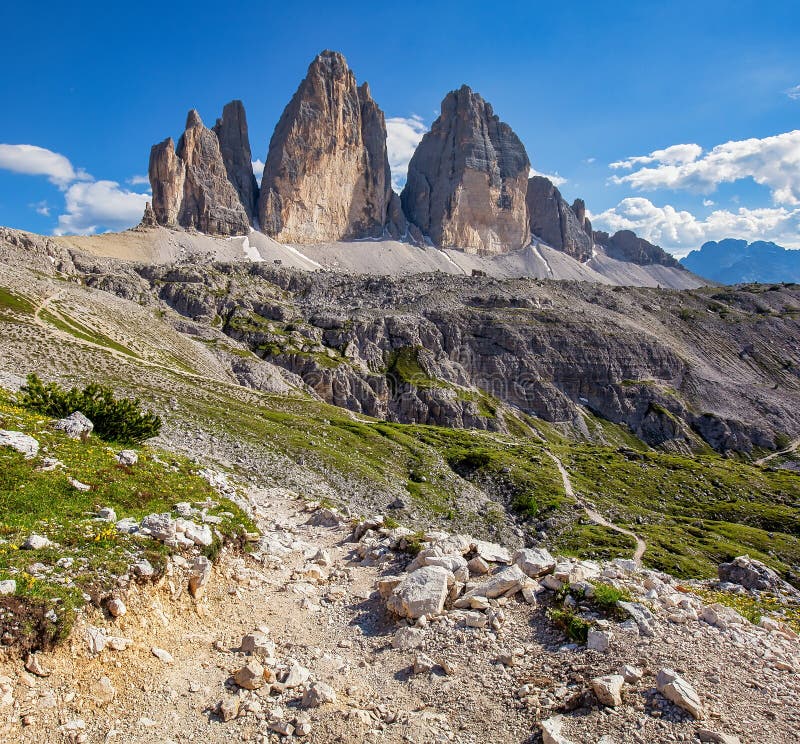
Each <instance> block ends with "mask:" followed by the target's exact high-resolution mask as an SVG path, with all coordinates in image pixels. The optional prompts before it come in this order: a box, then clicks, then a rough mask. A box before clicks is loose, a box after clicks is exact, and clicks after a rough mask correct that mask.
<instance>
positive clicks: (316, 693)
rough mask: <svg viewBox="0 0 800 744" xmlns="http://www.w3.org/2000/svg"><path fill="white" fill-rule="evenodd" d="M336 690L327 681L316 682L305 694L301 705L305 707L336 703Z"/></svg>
mask: <svg viewBox="0 0 800 744" xmlns="http://www.w3.org/2000/svg"><path fill="white" fill-rule="evenodd" d="M335 702H336V692H335V691H334V689H333V688H332V687H331V686H330V685H328V684H325V682H314V683H313V684H312V685H311V686H310V687H308V689H306V691H305V693H304V694H303V699H302V701H301V702H300V705H301V706H302V707H303V708H318V707H319V706H320V705H324V704H325V703H335Z"/></svg>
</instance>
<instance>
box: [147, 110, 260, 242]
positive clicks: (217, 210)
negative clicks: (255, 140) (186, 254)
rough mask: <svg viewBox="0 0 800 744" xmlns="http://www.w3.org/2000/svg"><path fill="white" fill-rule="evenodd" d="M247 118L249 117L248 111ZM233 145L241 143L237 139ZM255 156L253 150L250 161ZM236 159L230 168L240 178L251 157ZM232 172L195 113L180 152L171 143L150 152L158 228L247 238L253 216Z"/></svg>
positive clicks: (217, 142)
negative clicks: (187, 229)
mask: <svg viewBox="0 0 800 744" xmlns="http://www.w3.org/2000/svg"><path fill="white" fill-rule="evenodd" d="M239 105H240V106H241V104H239ZM241 113H242V115H243V114H244V110H243V109H242V111H241ZM244 126H245V130H244V141H246V124H245V125H244ZM223 128H224V126H223ZM226 134H227V133H226ZM231 139H235V137H233V135H231ZM241 143H242V142H241V138H240V145H241ZM249 151H250V148H249V145H248V147H247V155H246V157H247V159H248V161H249ZM230 157H231V163H230V168H231V170H232V171H234V172H236V173H238V172H239V171H238V169H239V167H240V164H241V159H242V158H243V157H245V155H244V154H243V153H239V154H236V155H235V157H234V156H230ZM228 171H229V165H228V164H227V163H226V162H225V161H224V159H223V155H222V152H221V149H220V140H219V139H218V136H217V134H216V133H215V132H213V131H212V130H210V129H207V128H206V127H205V126H204V125H203V121H202V119H201V118H200V114H199V113H198V112H197V111H196V110H194V109H192V110H191V111H189V113H188V115H187V117H186V130H185V131H184V133H183V135H182V136H181V138H180V140H179V141H178V147H177V151H176V149H175V146H174V143H173V141H172V138H171V137H169V138H167V139H166V140H164V141H163V142H161V143H159V144H157V145H154V146H153V148H152V149H151V151H150V165H149V176H150V185H151V187H152V189H153V205H152V206H153V212H154V214H155V217H156V220H157V221H158V224H160V225H163V226H165V227H178V226H180V227H187V228H194V229H196V230H199V231H201V232H204V233H209V234H212V235H244V234H246V233H247V232H248V231H249V230H250V215H248V212H247V209H246V207H245V205H244V204H243V202H242V200H241V197H240V192H239V190H238V189H237V186H236V185H235V184H234V183H233V182H232V181H231V180H230V177H229V175H228ZM251 174H252V170H251ZM251 214H252V212H251Z"/></svg>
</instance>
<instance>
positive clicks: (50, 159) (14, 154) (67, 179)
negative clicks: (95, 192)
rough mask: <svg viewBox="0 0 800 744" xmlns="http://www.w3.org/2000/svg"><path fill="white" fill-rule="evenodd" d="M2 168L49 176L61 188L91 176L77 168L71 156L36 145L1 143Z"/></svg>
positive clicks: (0, 159) (14, 171)
mask: <svg viewBox="0 0 800 744" xmlns="http://www.w3.org/2000/svg"><path fill="white" fill-rule="evenodd" d="M0 168H2V169H3V170H9V171H11V172H12V173H23V174H25V175H28V176H47V178H48V179H49V180H50V182H51V183H54V184H55V185H56V186H58V187H59V188H64V187H66V185H67V184H69V183H72V182H73V181H78V180H86V179H88V178H90V176H89V174H88V173H86V172H85V171H83V170H76V169H75V168H74V167H73V166H72V163H70V161H69V158H66V157H64V155H61V154H59V153H57V152H53V151H52V150H48V149H46V148H44V147H37V146H36V145H6V144H0Z"/></svg>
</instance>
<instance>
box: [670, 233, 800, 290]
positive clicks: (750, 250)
mask: <svg viewBox="0 0 800 744" xmlns="http://www.w3.org/2000/svg"><path fill="white" fill-rule="evenodd" d="M681 264H682V265H683V266H685V267H686V268H687V269H689V270H690V271H692V272H694V273H696V274H699V275H701V276H704V277H706V278H708V279H711V280H712V281H715V282H719V283H720V284H743V283H747V282H761V283H773V282H800V250H792V249H789V248H784V247H783V246H780V245H778V244H777V243H773V242H771V241H765V240H756V241H753V242H752V243H748V242H747V241H746V240H741V239H737V238H725V239H723V240H720V241H714V240H710V241H708V242H706V243H703V245H702V246H700V248H698V249H697V250H694V251H692V252H691V253H689V254H688V255H687V256H685V257H684V258H682V259H681Z"/></svg>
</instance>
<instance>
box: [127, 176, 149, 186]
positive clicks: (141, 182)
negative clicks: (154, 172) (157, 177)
mask: <svg viewBox="0 0 800 744" xmlns="http://www.w3.org/2000/svg"><path fill="white" fill-rule="evenodd" d="M125 183H129V184H130V185H131V186H149V185H150V178H149V177H148V176H131V177H130V178H129V179H128V180H127V181H125Z"/></svg>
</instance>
